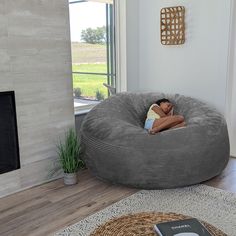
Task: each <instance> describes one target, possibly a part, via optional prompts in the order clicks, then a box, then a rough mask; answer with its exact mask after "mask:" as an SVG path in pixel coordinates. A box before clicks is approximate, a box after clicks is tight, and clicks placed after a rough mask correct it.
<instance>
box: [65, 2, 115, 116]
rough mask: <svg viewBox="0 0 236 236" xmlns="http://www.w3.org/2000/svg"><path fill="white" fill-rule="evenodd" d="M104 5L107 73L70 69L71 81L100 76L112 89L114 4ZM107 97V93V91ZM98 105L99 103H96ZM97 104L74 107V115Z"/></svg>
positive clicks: (113, 82)
mask: <svg viewBox="0 0 236 236" xmlns="http://www.w3.org/2000/svg"><path fill="white" fill-rule="evenodd" d="M83 2H88V1H86V0H75V1H69V4H76V3H77V4H78V3H83ZM105 4H106V38H107V40H106V55H107V73H100V72H97V73H96V72H81V71H73V68H72V79H73V75H76V74H77V75H101V76H107V84H108V85H110V86H113V87H116V84H117V75H116V66H117V63H116V50H115V49H116V27H115V3H113V4H108V3H105ZM108 96H109V91H108ZM98 103H99V102H98ZM96 105H97V104H89V105H86V106H81V107H79V106H78V107H74V110H75V113H76V114H77V113H78V114H80V113H82V114H84V112H85V111H89V110H90V109H92V108H93V107H94V106H96Z"/></svg>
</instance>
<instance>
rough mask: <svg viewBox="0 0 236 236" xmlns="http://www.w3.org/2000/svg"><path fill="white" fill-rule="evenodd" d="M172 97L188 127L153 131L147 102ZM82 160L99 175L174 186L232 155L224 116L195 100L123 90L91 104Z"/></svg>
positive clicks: (208, 172) (203, 175) (209, 173)
mask: <svg viewBox="0 0 236 236" xmlns="http://www.w3.org/2000/svg"><path fill="white" fill-rule="evenodd" d="M163 97H165V98H168V99H170V100H171V102H172V103H173V104H174V107H175V114H181V115H183V116H184V117H185V120H186V123H187V127H185V128H179V129H171V130H166V131H163V132H160V133H158V134H156V135H150V134H148V132H147V131H146V130H144V128H143V126H144V121H145V116H146V113H147V110H148V108H149V106H150V105H151V104H152V103H154V102H155V101H156V100H157V99H161V98H163ZM80 136H81V137H80V138H81V144H82V150H83V159H84V160H85V162H86V164H87V167H88V168H89V169H90V170H91V171H92V172H93V174H94V175H95V176H97V177H98V178H100V179H102V180H106V181H109V182H112V183H117V184H123V185H127V186H132V187H136V188H142V189H163V188H174V187H181V186H187V185H192V184H196V183H200V182H202V181H205V180H208V179H211V178H212V177H214V176H216V175H219V174H220V173H221V172H222V170H223V169H224V168H225V166H226V164H227V162H228V160H229V138H228V131H227V126H226V122H225V119H224V117H223V116H222V115H221V114H220V113H219V112H217V111H216V110H215V109H213V108H211V107H209V105H206V104H205V103H203V102H200V101H198V100H196V99H193V98H190V97H185V96H181V95H167V94H160V93H146V94H144V93H142V94H139V93H137V94H134V93H121V94H119V95H116V96H112V97H110V98H108V99H106V100H105V101H103V102H101V103H100V104H99V105H97V106H96V107H95V108H93V109H92V110H91V111H90V112H89V113H88V114H87V116H86V117H85V119H84V121H83V124H82V127H81V133H80Z"/></svg>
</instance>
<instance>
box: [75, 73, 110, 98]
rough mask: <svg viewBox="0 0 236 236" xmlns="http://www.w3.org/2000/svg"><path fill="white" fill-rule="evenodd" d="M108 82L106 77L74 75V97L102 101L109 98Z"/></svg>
mask: <svg viewBox="0 0 236 236" xmlns="http://www.w3.org/2000/svg"><path fill="white" fill-rule="evenodd" d="M106 82H107V76H104V75H81V74H74V73H73V85H74V97H75V98H80V99H87V100H97V101H101V100H103V99H105V98H107V97H108V91H107V88H106V87H104V86H103V83H106Z"/></svg>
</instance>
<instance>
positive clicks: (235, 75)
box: [226, 0, 236, 157]
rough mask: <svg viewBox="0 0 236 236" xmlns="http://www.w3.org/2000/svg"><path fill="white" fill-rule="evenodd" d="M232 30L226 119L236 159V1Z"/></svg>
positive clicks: (232, 6) (232, 2) (232, 152)
mask: <svg viewBox="0 0 236 236" xmlns="http://www.w3.org/2000/svg"><path fill="white" fill-rule="evenodd" d="M230 28H231V32H230V40H229V43H230V47H229V67H228V68H229V70H228V83H227V104H226V105H227V106H226V118H227V122H228V127H229V135H230V141H231V142H230V144H231V145H230V146H231V154H232V155H233V156H235V157H236V3H235V1H234V0H232V1H231V27H230Z"/></svg>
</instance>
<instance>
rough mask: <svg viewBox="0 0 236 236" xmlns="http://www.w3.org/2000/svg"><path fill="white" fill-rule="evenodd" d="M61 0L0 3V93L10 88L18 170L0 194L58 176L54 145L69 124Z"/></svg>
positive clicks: (2, 183)
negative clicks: (18, 156)
mask: <svg viewBox="0 0 236 236" xmlns="http://www.w3.org/2000/svg"><path fill="white" fill-rule="evenodd" d="M69 35H70V34H69V9H68V1H67V0H40V1H39V0H30V1H25V0H17V1H15V0H1V1H0V45H1V47H0V91H7V90H14V91H15V95H16V112H17V121H18V135H19V145H20V161H21V169H19V170H16V171H12V172H9V173H6V174H1V175H0V196H4V195H7V194H9V193H12V192H15V191H19V190H22V189H24V188H28V187H30V186H34V185H37V184H39V183H43V182H46V181H49V180H51V179H52V178H57V177H59V176H58V175H54V176H53V175H51V174H50V171H51V169H52V168H53V166H54V164H55V162H56V161H55V160H56V159H57V154H56V143H57V141H58V138H59V136H62V135H63V134H64V132H65V131H66V130H67V129H68V127H73V126H74V112H73V97H72V79H71V55H70V36H69Z"/></svg>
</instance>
